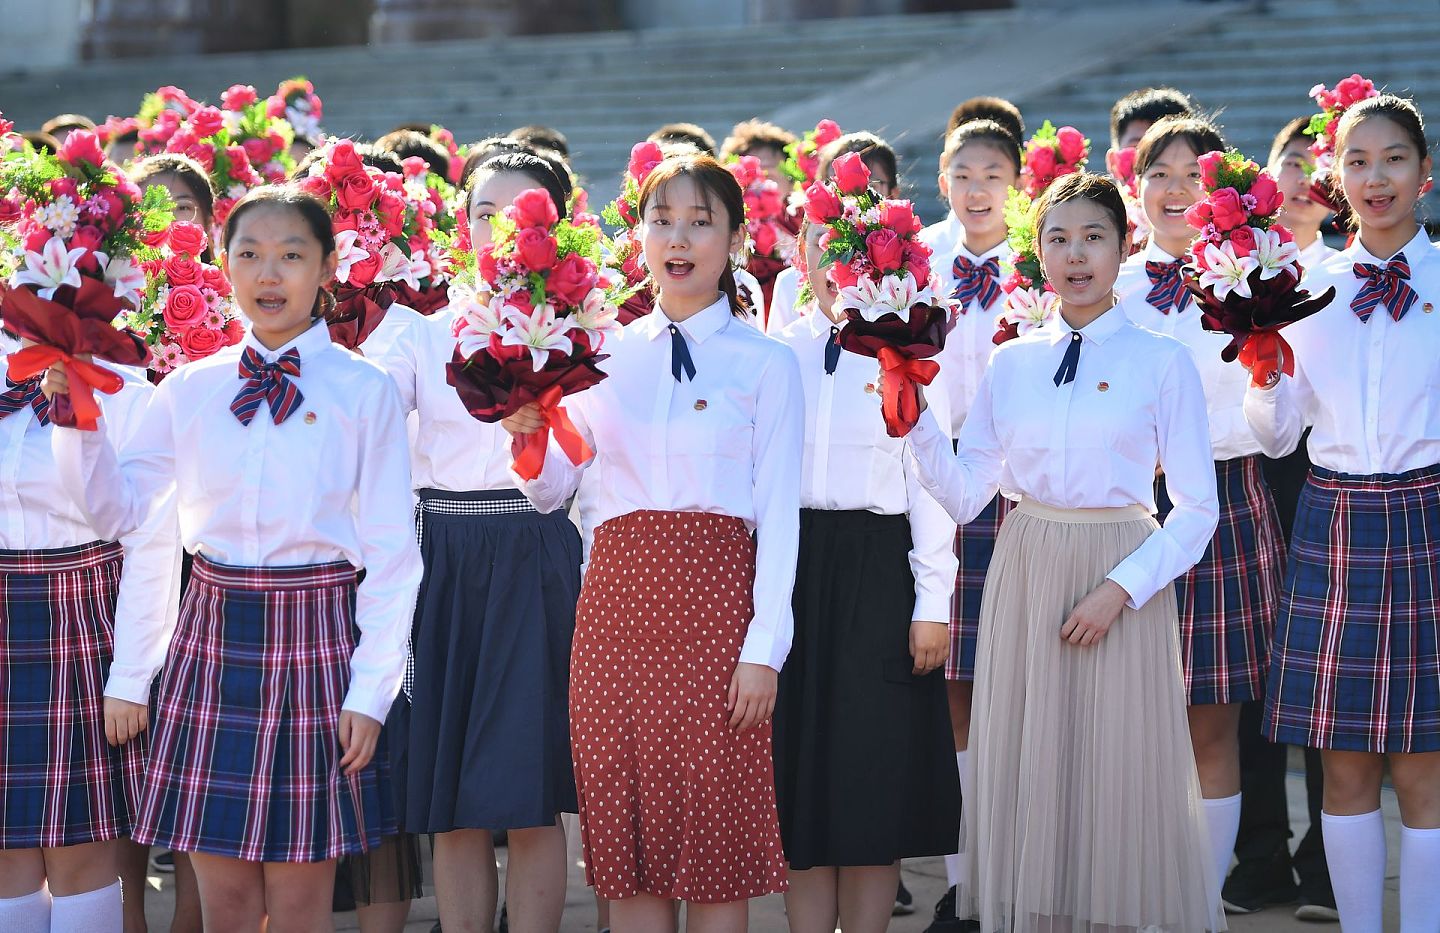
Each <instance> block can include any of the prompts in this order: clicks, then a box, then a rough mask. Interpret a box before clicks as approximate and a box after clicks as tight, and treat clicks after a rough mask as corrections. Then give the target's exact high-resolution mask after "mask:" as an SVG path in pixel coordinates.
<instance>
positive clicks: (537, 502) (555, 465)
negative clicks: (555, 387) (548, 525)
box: [510, 392, 595, 514]
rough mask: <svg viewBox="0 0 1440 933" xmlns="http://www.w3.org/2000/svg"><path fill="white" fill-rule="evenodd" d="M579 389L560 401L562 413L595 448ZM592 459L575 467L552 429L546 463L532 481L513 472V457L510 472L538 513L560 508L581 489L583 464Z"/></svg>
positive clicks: (587, 442)
mask: <svg viewBox="0 0 1440 933" xmlns="http://www.w3.org/2000/svg"><path fill="white" fill-rule="evenodd" d="M584 394H585V393H584V392H580V393H577V394H576V395H573V396H571V397H569V398H567V399H566V400H565V402H564V403H563V405H564V408H565V412H566V414H568V415H569V416H570V423H571V424H573V425H574V426H575V430H576V431H577V432H579V434H580V436H581V437H582V438H584V440H585V446H587V447H589V448H590V449H591V450H594V449H595V436H594V435H593V434H592V433H591V431H590V422H589V421H587V420H586V418H585V404H584V402H583V401H581V400H580V399H581V396H583V395H584ZM594 462H595V458H594V457H593V456H592V457H591V458H590V459H589V460H586V461H585V462H584V463H582V464H580V465H579V466H576V465H575V464H573V463H571V462H570V457H569V455H567V454H566V453H565V451H563V450H561V449H560V445H559V444H558V443H556V441H555V432H554V431H551V432H550V440H549V443H548V444H546V447H545V464H544V466H542V467H541V468H540V475H539V476H537V477H535V478H534V479H531V480H526V479H521V478H520V474H519V473H516V472H515V463H514V460H513V459H512V460H511V463H510V474H511V475H512V476H514V477H515V486H516V488H518V489H519V490H520V491H521V492H522V493H524V494H525V498H526V499H529V500H530V504H531V505H533V506H535V510H536V511H537V512H544V513H547V514H548V513H550V512H553V511H555V510H556V509H559V508H563V507H564V506H565V503H567V502H569V501H570V497H571V496H573V495H575V490H576V489H579V488H580V478H581V477H582V476H584V475H585V469H586V467H588V466H590V464H592V463H594Z"/></svg>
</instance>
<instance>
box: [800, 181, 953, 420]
mask: <svg viewBox="0 0 1440 933" xmlns="http://www.w3.org/2000/svg"><path fill="white" fill-rule="evenodd" d="M834 174H835V181H833V182H830V183H828V184H821V183H819V182H816V183H815V184H813V185H811V186H810V187H809V188H807V189H806V191H805V213H806V216H807V217H809V219H810V222H811V223H817V224H824V225H825V226H826V227H828V228H829V229H828V230H827V231H826V232H825V234H824V236H823V237H822V238H821V240H820V244H821V245H822V246H823V247H824V249H825V254H824V257H823V258H822V260H821V261H822V262H823V263H825V264H827V268H826V275H827V277H828V278H829V279H830V281H831V282H833V283H835V285H836V287H838V288H839V290H840V293H839V296H838V297H837V298H836V304H835V306H836V307H837V308H839V309H841V310H843V311H844V312H845V316H846V319H847V320H846V322H845V326H844V327H842V328H840V335H839V337H838V338H836V339H837V340H838V341H839V343H840V346H841V347H842V348H844V349H846V350H849V351H850V352H852V353H858V354H860V355H861V356H869V357H873V358H875V359H877V360H879V361H880V366H881V368H882V369H883V370H884V372H885V393H884V395H883V397H882V399H881V402H882V407H881V410H882V413H883V414H884V417H885V430H886V432H887V433H888V434H889V435H890V436H891V437H904V436H905V435H907V434H909V433H910V429H911V428H913V427H915V422H916V421H917V420H919V417H920V391H919V386H922V385H929V384H930V382H931V380H933V379H934V378H935V375H936V373H938V372H939V371H940V364H939V363H936V362H935V361H934V360H933V359H932V357H934V356H935V355H936V354H938V353H939V352H940V351H941V350H942V349H944V347H945V335H946V334H947V333H949V332H950V328H951V327H953V326H954V313H953V309H952V308H951V307H950V304H949V302H948V301H946V300H945V299H943V298H940V297H938V296H939V290H938V289H937V288H936V287H935V283H934V282H933V281H932V280H931V276H930V248H929V247H928V246H926V245H925V244H924V243H922V242H921V241H920V239H919V233H920V220H919V218H917V217H916V216H915V211H914V209H913V208H912V207H911V205H910V202H909V201H891V200H882V199H881V198H880V197H879V196H878V195H876V194H875V192H873V191H871V190H870V170H869V169H868V168H866V167H865V163H864V162H863V161H861V159H860V156H859V155H858V154H857V153H849V154H847V155H844V156H842V157H841V158H839V159H837V160H836V162H835V173H834Z"/></svg>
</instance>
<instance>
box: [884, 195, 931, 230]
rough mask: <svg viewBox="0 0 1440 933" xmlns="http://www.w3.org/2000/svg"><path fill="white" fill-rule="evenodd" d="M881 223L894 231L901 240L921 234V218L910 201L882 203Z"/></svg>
mask: <svg viewBox="0 0 1440 933" xmlns="http://www.w3.org/2000/svg"><path fill="white" fill-rule="evenodd" d="M880 223H881V224H883V225H884V226H886V227H889V228H890V229H891V230H894V231H895V233H896V234H898V235H899V236H900V237H901V238H905V237H912V236H915V235H916V234H917V233H919V232H920V230H921V226H920V218H918V217H916V216H915V209H914V208H912V207H911V206H910V202H909V201H881V202H880Z"/></svg>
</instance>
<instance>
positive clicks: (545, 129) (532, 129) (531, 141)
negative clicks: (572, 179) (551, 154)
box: [507, 123, 570, 162]
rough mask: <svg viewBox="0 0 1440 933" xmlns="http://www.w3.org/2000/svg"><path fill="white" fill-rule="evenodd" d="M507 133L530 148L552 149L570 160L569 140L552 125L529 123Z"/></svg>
mask: <svg viewBox="0 0 1440 933" xmlns="http://www.w3.org/2000/svg"><path fill="white" fill-rule="evenodd" d="M507 135H508V136H509V137H511V138H512V139H515V140H517V141H519V142H520V143H522V144H524V145H526V146H529V147H531V148H532V149H553V150H555V151H556V152H558V153H560V155H561V157H562V158H564V159H565V160H566V161H567V162H568V161H569V160H570V140H568V139H566V138H565V134H564V133H562V132H560V131H559V130H557V129H555V127H553V126H546V125H544V124H543V123H531V124H529V125H527V126H517V127H515V129H513V130H511V131H510V132H509V133H508V134H507Z"/></svg>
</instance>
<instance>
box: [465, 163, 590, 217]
mask: <svg viewBox="0 0 1440 933" xmlns="http://www.w3.org/2000/svg"><path fill="white" fill-rule="evenodd" d="M506 172H516V173H518V174H521V175H524V176H526V177H527V178H529V179H530V180H532V181H534V182H535V184H537V185H539V186H540V187H541V188H544V189H545V190H546V192H548V193H549V195H550V200H552V201H554V202H555V210H556V212H557V213H558V214H559V215H560V217H561V219H564V217H565V216H566V213H567V211H568V210H569V205H570V195H571V193H572V191H573V188H572V186H571V184H570V175H569V173H568V172H566V171H565V166H564V165H563V164H562V163H558V162H554V161H552V160H549V159H546V158H544V157H543V156H539V155H536V154H535V153H533V152H505V153H501V154H500V155H497V156H492V157H491V158H489V159H487V160H486V161H485V162H483V163H481V164H480V166H479V167H477V168H476V169H475V171H474V172H472V173H471V174H470V178H469V180H468V182H467V184H466V187H465V211H466V213H467V215H468V213H469V211H470V200H471V198H473V197H474V196H475V190H476V189H477V188H479V187H480V183H481V182H482V181H483V180H485V179H487V178H489V177H490V176H491V175H500V174H504V173H506Z"/></svg>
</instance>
